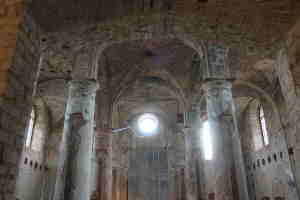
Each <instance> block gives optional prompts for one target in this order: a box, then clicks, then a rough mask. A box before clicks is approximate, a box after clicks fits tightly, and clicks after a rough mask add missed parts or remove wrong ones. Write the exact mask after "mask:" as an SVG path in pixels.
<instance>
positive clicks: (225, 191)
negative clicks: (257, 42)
mask: <svg viewBox="0 0 300 200" xmlns="http://www.w3.org/2000/svg"><path fill="white" fill-rule="evenodd" d="M227 53H228V49H227V48H224V47H223V46H220V45H216V44H209V45H208V46H207V70H206V77H205V83H204V86H203V89H204V92H205V96H206V108H207V117H208V119H207V121H208V124H209V129H210V130H209V131H210V135H211V138H212V151H213V158H212V160H210V161H204V162H203V163H204V168H205V170H206V171H205V173H204V176H205V178H204V179H205V193H206V195H208V198H210V199H213V198H214V199H223V200H227V199H228V200H232V199H234V196H235V195H236V194H235V195H233V192H232V191H233V188H232V183H233V181H236V182H237V185H238V193H239V194H238V195H239V199H243V200H248V198H249V197H248V190H247V180H246V173H245V168H244V161H243V156H242V150H241V143H240V136H239V134H238V129H237V123H236V116H235V109H234V104H233V97H232V89H231V87H232V84H231V82H230V81H229V80H230V73H229V69H228V66H227V65H226V64H227ZM233 170H234V171H233ZM232 172H234V173H235V176H233V174H232ZM234 179H235V180H234ZM206 198H207V197H206Z"/></svg>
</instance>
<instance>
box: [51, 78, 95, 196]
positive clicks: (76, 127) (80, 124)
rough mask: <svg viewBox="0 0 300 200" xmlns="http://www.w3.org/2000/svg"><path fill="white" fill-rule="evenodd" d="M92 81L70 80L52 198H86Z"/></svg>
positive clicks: (91, 134) (89, 164)
mask: <svg viewBox="0 0 300 200" xmlns="http://www.w3.org/2000/svg"><path fill="white" fill-rule="evenodd" d="M97 89H98V84H97V82H96V81H94V80H90V79H86V80H73V81H71V82H70V83H69V97H68V102H67V108H66V113H65V123H64V131H63V137H62V141H61V146H60V159H59V164H58V165H59V166H58V174H57V180H56V185H55V194H54V200H89V199H90V195H91V194H90V185H91V169H92V167H91V160H92V142H93V135H94V131H93V130H94V127H93V126H94V111H95V95H96V90H97Z"/></svg>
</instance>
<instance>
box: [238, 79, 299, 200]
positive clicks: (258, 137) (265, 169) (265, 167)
mask: <svg viewBox="0 0 300 200" xmlns="http://www.w3.org/2000/svg"><path fill="white" fill-rule="evenodd" d="M281 77H286V76H281ZM281 91H282V88H280V87H277V89H276V90H275V91H273V92H274V94H273V96H270V97H271V98H267V97H266V96H261V98H259V99H255V100H252V101H250V103H249V105H248V107H247V108H246V109H245V111H244V112H243V114H242V121H241V128H240V132H241V135H242V138H243V141H242V143H243V150H244V155H245V162H246V169H247V176H248V188H249V194H250V197H251V199H263V198H264V197H269V198H275V197H283V198H285V199H297V198H298V197H297V195H298V194H297V187H296V185H297V184H296V182H295V180H294V178H293V173H294V169H293V166H291V162H290V155H289V151H288V146H287V137H286V130H285V128H284V124H282V116H280V114H279V112H278V110H281V111H282V110H284V109H285V105H284V104H285V103H284V99H283V95H282V93H281ZM285 92H286V91H285ZM259 102H260V103H261V104H262V106H263V109H264V113H265V119H266V123H267V131H268V136H269V142H270V143H269V144H268V145H264V144H263V138H262V133H261V130H260V126H259V118H258V110H257V108H258V107H257V106H258V104H259Z"/></svg>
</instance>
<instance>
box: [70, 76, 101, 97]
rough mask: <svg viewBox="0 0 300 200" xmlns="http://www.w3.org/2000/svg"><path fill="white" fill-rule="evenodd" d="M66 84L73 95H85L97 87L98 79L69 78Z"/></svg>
mask: <svg viewBox="0 0 300 200" xmlns="http://www.w3.org/2000/svg"><path fill="white" fill-rule="evenodd" d="M68 84H69V87H70V89H71V90H73V91H74V92H75V96H87V95H90V94H93V93H95V92H96V91H97V90H98V89H99V84H98V81H97V80H94V79H82V80H71V81H70V82H69V83H68Z"/></svg>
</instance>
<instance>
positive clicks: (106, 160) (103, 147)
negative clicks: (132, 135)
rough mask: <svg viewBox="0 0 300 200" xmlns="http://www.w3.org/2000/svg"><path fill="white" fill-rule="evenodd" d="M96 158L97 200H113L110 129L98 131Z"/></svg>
mask: <svg viewBox="0 0 300 200" xmlns="http://www.w3.org/2000/svg"><path fill="white" fill-rule="evenodd" d="M96 134H97V137H96V141H95V142H96V158H97V161H98V169H97V171H98V173H97V174H98V180H97V187H96V189H97V191H95V192H96V193H97V200H111V195H112V192H111V186H112V185H111V182H112V132H111V129H109V128H103V129H97V131H96Z"/></svg>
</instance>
